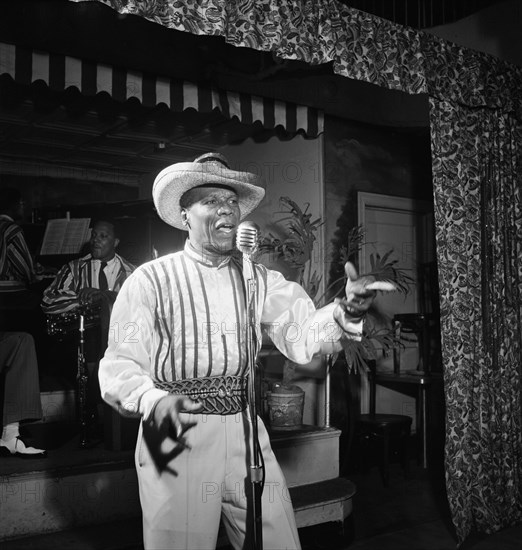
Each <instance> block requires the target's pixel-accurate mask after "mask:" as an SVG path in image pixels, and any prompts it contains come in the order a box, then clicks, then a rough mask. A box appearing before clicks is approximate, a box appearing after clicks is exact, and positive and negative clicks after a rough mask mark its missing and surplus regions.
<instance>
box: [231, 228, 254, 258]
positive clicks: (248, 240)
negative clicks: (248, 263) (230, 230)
mask: <svg viewBox="0 0 522 550" xmlns="http://www.w3.org/2000/svg"><path fill="white" fill-rule="evenodd" d="M258 245H259V226H258V225H257V224H256V223H254V222H251V221H244V222H241V223H240V224H239V225H238V226H237V232H236V246H237V249H238V250H239V252H241V253H242V254H243V256H247V257H248V258H250V256H251V255H252V254H253V253H254V252H255V251H256V250H257V247H258Z"/></svg>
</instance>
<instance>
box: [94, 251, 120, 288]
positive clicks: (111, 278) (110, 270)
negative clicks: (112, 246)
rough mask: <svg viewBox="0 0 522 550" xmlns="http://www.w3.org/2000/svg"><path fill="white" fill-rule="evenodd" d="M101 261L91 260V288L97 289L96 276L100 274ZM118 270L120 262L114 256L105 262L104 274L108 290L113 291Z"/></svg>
mask: <svg viewBox="0 0 522 550" xmlns="http://www.w3.org/2000/svg"><path fill="white" fill-rule="evenodd" d="M100 267H101V261H100V260H92V262H91V275H92V283H93V288H98V275H99V273H100ZM119 269H120V262H119V261H118V260H117V259H116V256H114V258H112V260H109V261H108V262H107V265H106V266H105V269H104V272H105V276H106V277H107V285H108V287H109V288H108V290H113V289H114V285H115V284H116V278H117V277H118V272H119Z"/></svg>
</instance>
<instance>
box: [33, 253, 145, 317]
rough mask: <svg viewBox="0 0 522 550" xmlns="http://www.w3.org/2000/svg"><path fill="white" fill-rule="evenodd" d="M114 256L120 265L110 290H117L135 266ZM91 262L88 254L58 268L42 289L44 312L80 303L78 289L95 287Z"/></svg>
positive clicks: (74, 307)
mask: <svg viewBox="0 0 522 550" xmlns="http://www.w3.org/2000/svg"><path fill="white" fill-rule="evenodd" d="M115 258H116V260H117V261H118V262H119V264H120V267H119V270H118V273H117V275H116V282H115V284H114V286H113V288H112V290H113V291H115V292H119V290H120V288H121V286H122V284H123V282H124V281H125V279H127V277H128V276H129V275H130V274H131V273H132V272H133V271H134V270H135V269H136V266H134V265H133V264H131V263H130V262H127V261H126V260H124V259H123V258H122V257H121V256H119V255H118V254H116V256H115ZM92 262H93V258H92V256H91V255H90V254H88V255H87V256H84V257H83V258H78V259H76V260H72V261H70V262H68V263H67V264H65V265H64V266H63V267H62V268H61V269H60V271H59V272H58V274H57V275H56V277H55V279H54V281H53V282H52V283H51V284H50V285H49V286H48V287H47V289H46V290H45V291H44V294H43V299H42V309H43V311H44V313H46V314H57V313H64V312H66V311H71V310H73V309H76V308H77V307H78V306H79V305H80V304H79V301H78V293H79V291H80V290H81V289H82V288H97V286H98V285H97V283H96V282H94V281H93V280H92Z"/></svg>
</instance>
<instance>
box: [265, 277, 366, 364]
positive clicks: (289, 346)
mask: <svg viewBox="0 0 522 550" xmlns="http://www.w3.org/2000/svg"><path fill="white" fill-rule="evenodd" d="M334 309H335V304H333V303H331V304H328V305H327V306H325V307H323V308H320V309H315V307H314V304H313V302H312V300H311V299H310V297H309V296H308V295H307V294H306V292H305V291H304V289H303V288H302V287H301V286H300V285H299V284H297V283H295V282H292V281H287V280H286V279H285V278H284V277H283V275H281V273H279V272H277V271H272V270H267V292H266V298H265V302H264V305H263V311H262V315H261V323H262V324H263V326H264V329H265V330H266V332H267V333H268V336H269V337H270V338H271V340H272V341H273V342H274V344H275V345H276V347H277V348H278V349H279V351H280V352H281V353H282V354H283V355H285V356H286V357H288V358H289V359H291V360H292V361H294V362H296V363H299V364H305V363H308V362H310V361H311V360H312V358H313V357H314V355H318V354H321V355H324V354H328V353H335V352H338V351H341V349H342V346H341V343H340V339H341V336H342V335H343V334H345V333H344V332H343V331H342V329H341V328H340V327H339V325H338V324H337V323H336V322H335V320H334V318H333V311H334ZM362 324H363V322H362V321H358V322H355V323H351V324H350V327H349V328H350V329H351V330H350V333H349V336H350V337H352V338H354V339H360V338H361V334H362Z"/></svg>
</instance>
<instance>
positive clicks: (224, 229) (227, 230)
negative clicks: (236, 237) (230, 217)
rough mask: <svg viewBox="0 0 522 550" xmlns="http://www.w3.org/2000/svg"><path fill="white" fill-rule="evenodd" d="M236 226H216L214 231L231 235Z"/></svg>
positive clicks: (224, 224) (228, 224)
mask: <svg viewBox="0 0 522 550" xmlns="http://www.w3.org/2000/svg"><path fill="white" fill-rule="evenodd" d="M235 228H236V226H235V225H234V224H233V223H221V224H219V225H216V231H219V232H221V233H232V232H233V231H234V230H235Z"/></svg>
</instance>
